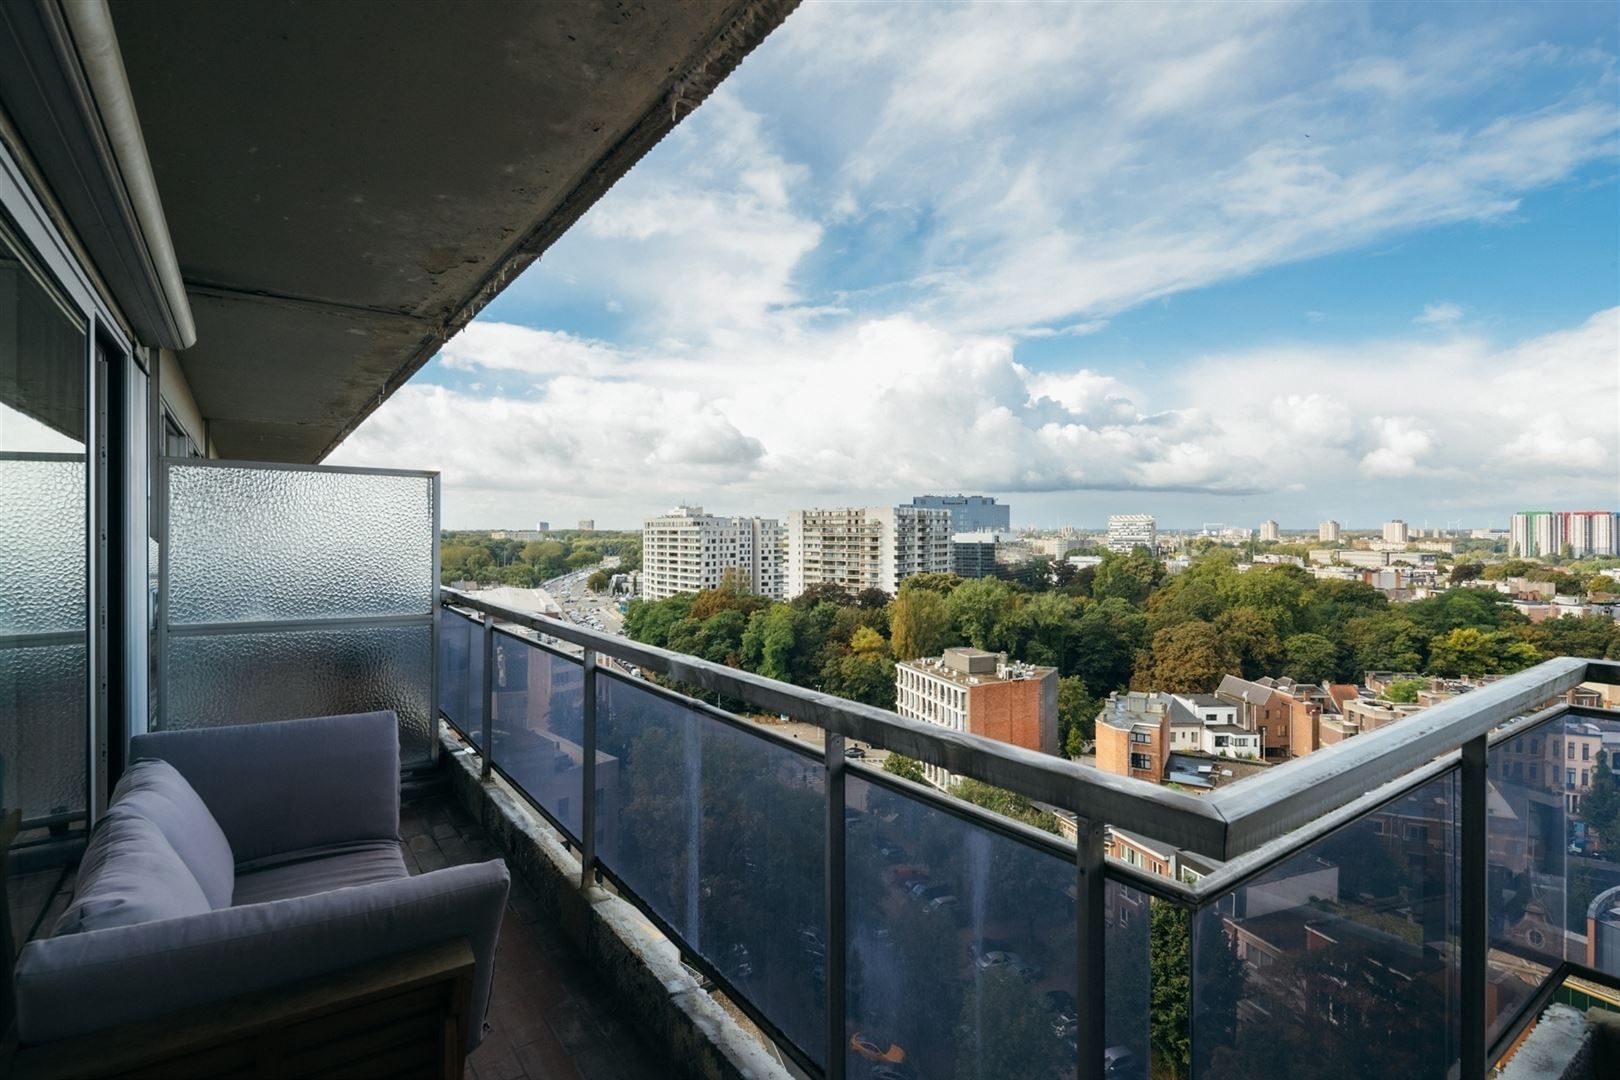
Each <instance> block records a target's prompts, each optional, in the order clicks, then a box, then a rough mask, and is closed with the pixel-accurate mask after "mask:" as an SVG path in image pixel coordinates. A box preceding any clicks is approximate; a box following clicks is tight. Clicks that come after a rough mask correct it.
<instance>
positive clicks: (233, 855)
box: [15, 712, 509, 1049]
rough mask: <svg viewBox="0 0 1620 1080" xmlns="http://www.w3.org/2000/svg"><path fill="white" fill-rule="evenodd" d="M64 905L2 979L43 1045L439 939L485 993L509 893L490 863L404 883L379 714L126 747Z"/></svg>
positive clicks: (387, 730)
mask: <svg viewBox="0 0 1620 1080" xmlns="http://www.w3.org/2000/svg"><path fill="white" fill-rule="evenodd" d="M130 759H131V765H130V767H129V768H128V769H127V770H126V772H125V775H124V777H123V778H122V779H121V780H120V781H119V783H118V786H117V788H116V789H115V790H114V792H113V797H112V799H111V802H110V807H109V811H108V814H107V816H106V817H105V818H103V819H102V821H101V822H100V823H99V824H98V825H97V827H96V830H95V832H94V833H93V834H92V837H91V840H90V844H89V846H88V848H87V850H86V852H85V857H84V860H83V862H82V863H81V866H80V871H79V878H78V882H77V886H76V889H75V895H74V899H73V902H72V904H71V905H70V906H69V908H68V910H67V911H66V912H65V913H64V914H63V915H62V917H61V919H59V920H58V921H57V923H56V925H55V927H54V928H53V931H52V933H51V935H50V936H49V937H46V938H42V939H39V940H36V941H33V942H31V943H29V944H28V945H27V946H26V947H24V948H23V949H22V951H21V953H20V955H19V957H18V960H17V965H16V969H15V983H16V1003H17V1033H18V1037H19V1039H20V1041H21V1042H22V1043H24V1044H37V1043H45V1042H49V1041H52V1040H58V1039H65V1038H70V1037H72V1036H75V1035H81V1034H85V1033H87V1032H92V1031H97V1030H100V1029H103V1028H106V1027H110V1026H111V1025H114V1024H124V1023H130V1022H133V1021H144V1020H153V1019H156V1018H159V1017H162V1016H164V1015H166V1014H170V1013H173V1012H176V1011H178V1010H182V1009H191V1008H195V1007H198V1006H205V1005H208V1004H210V1003H213V1002H218V1001H223V1000H225V999H227V998H231V997H235V996H238V995H242V994H247V993H250V992H253V991H262V990H266V989H269V988H273V987H280V986H283V985H287V984H291V983H295V982H299V981H301V980H308V979H311V978H315V977H319V976H324V975H326V974H329V973H333V972H337V971H340V970H343V969H346V968H352V967H354V966H355V965H360V964H365V963H368V962H372V961H377V960H379V959H384V958H387V957H390V956H393V955H396V954H399V953H403V952H407V951H411V950H415V949H420V948H424V947H428V946H432V945H435V944H438V943H441V942H446V941H451V940H454V939H458V938H461V939H465V940H466V941H467V942H468V943H469V944H470V945H471V948H472V952H473V956H474V958H475V961H476V966H475V969H474V975H473V994H472V1012H471V1017H472V1023H471V1025H470V1033H469V1040H470V1045H469V1047H468V1049H471V1047H472V1046H474V1045H477V1042H478V1039H479V1035H480V1033H481V1029H482V1023H481V1021H482V1018H483V1016H484V1014H485V1010H486V1007H487V1005H488V999H489V987H490V978H491V975H492V973H493V966H494V957H495V943H496V937H497V935H498V933H499V930H500V923H501V914H502V912H503V910H504V909H505V906H506V895H507V889H508V885H509V877H508V875H507V870H506V865H505V864H504V863H503V862H501V861H500V860H498V859H497V860H493V861H490V862H486V863H480V864H475V865H467V866H455V867H450V868H448V869H444V870H436V871H433V872H432V873H425V874H420V875H417V876H415V877H412V876H410V875H409V873H408V872H407V870H406V867H405V862H404V858H403V852H402V847H401V841H400V837H399V735H398V721H397V720H396V719H395V717H394V714H393V713H391V712H377V713H364V714H357V715H351V716H329V717H319V718H314V719H308V720H290V721H286V722H282V723H273V724H252V725H244V726H239V727H222V728H212V729H208V730H198V731H172V732H162V733H157V734H150V735H141V736H137V737H135V738H134V739H133V740H132V742H131V747H130Z"/></svg>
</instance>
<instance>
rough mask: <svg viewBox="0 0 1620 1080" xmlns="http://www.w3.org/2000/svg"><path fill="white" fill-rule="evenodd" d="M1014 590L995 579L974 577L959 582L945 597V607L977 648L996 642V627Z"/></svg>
mask: <svg viewBox="0 0 1620 1080" xmlns="http://www.w3.org/2000/svg"><path fill="white" fill-rule="evenodd" d="M1011 596H1012V589H1011V588H1009V587H1008V585H1007V583H1006V582H1004V581H998V580H997V579H995V578H974V579H973V580H972V581H964V582H963V583H962V584H960V585H958V586H957V587H956V589H955V590H954V591H953V592H952V593H951V595H950V596H948V597H946V599H945V610H946V612H947V613H948V614H949V615H950V617H951V622H952V623H953V624H954V625H955V627H956V631H957V633H958V634H960V635H961V636H962V637H963V638H964V639H966V641H967V642H968V644H970V645H972V646H973V647H974V648H975V649H989V648H991V647H992V646H994V645H995V644H996V638H995V629H996V625H997V624H998V623H1000V622H1001V617H1002V613H1003V611H1004V609H1005V608H1006V607H1007V603H1008V600H1009V599H1010V598H1011Z"/></svg>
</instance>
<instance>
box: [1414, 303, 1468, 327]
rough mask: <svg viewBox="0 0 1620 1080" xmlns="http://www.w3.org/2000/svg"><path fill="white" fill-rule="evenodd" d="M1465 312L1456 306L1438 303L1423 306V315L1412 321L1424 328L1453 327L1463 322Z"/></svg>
mask: <svg viewBox="0 0 1620 1080" xmlns="http://www.w3.org/2000/svg"><path fill="white" fill-rule="evenodd" d="M1462 317H1463V310H1462V308H1460V307H1458V306H1457V305H1456V304H1451V303H1438V304H1425V305H1423V313H1422V314H1421V315H1419V316H1418V317H1417V318H1415V319H1413V320H1412V321H1413V322H1415V323H1420V324H1422V325H1424V326H1451V325H1452V324H1453V323H1457V322H1460V321H1462Z"/></svg>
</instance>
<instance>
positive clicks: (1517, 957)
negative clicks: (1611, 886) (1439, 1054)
mask: <svg viewBox="0 0 1620 1080" xmlns="http://www.w3.org/2000/svg"><path fill="white" fill-rule="evenodd" d="M1564 735H1565V722H1564V720H1563V719H1562V718H1560V719H1558V720H1552V721H1549V722H1547V723H1545V724H1542V725H1540V726H1538V727H1536V728H1535V729H1534V730H1532V731H1530V732H1527V733H1525V734H1523V735H1516V736H1514V737H1513V738H1512V739H1508V740H1506V741H1504V742H1501V743H1498V744H1497V745H1496V746H1494V747H1492V748H1491V751H1490V756H1489V759H1488V760H1489V770H1488V774H1487V775H1488V786H1487V788H1486V792H1485V798H1486V805H1485V809H1486V813H1487V814H1488V815H1489V822H1490V824H1489V827H1488V832H1487V836H1488V840H1487V842H1486V851H1487V852H1488V855H1489V864H1488V865H1489V870H1488V874H1489V892H1488V896H1489V904H1488V916H1487V917H1488V919H1489V925H1490V952H1489V953H1488V954H1487V955H1488V959H1487V961H1486V963H1487V965H1488V968H1487V972H1486V975H1487V978H1488V979H1489V986H1490V989H1489V993H1488V994H1487V997H1486V999H1485V1000H1486V1008H1487V1010H1488V1011H1487V1013H1486V1023H1487V1025H1488V1029H1487V1034H1488V1037H1489V1038H1490V1039H1492V1040H1494V1039H1495V1038H1496V1036H1497V1035H1499V1034H1500V1033H1501V1031H1502V1029H1503V1028H1504V1027H1506V1026H1507V1025H1508V1024H1509V1023H1511V1022H1512V1020H1513V1018H1514V1016H1515V1015H1517V1013H1518V1011H1519V1010H1520V1009H1521V1008H1522V1007H1523V1006H1524V1005H1525V1004H1526V1002H1528V1001H1529V999H1530V998H1531V997H1533V996H1534V995H1535V993H1536V990H1537V989H1538V988H1539V987H1540V985H1541V983H1542V981H1543V980H1544V979H1545V978H1546V977H1547V976H1548V975H1550V974H1551V973H1552V970H1553V968H1555V967H1557V966H1558V964H1559V962H1560V961H1561V960H1563V959H1564V951H1565V943H1566V941H1567V936H1566V931H1567V929H1568V927H1569V926H1570V920H1571V913H1570V911H1569V898H1568V896H1567V895H1566V893H1567V877H1566V872H1565V871H1566V867H1567V865H1568V863H1569V861H1570V856H1569V847H1570V844H1571V842H1572V841H1574V840H1575V838H1574V837H1573V836H1572V835H1571V833H1570V829H1569V815H1568V813H1567V802H1566V800H1567V799H1568V788H1567V787H1566V785H1565V783H1564V762H1563V760H1562V756H1563V749H1564V746H1565V738H1564ZM1588 767H1590V763H1588ZM1583 914H1584V913H1583Z"/></svg>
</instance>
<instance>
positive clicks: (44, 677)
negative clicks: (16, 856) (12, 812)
mask: <svg viewBox="0 0 1620 1080" xmlns="http://www.w3.org/2000/svg"><path fill="white" fill-rule="evenodd" d="M85 685H86V683H85V650H84V645H83V644H68V645H33V646H29V645H23V646H19V647H16V648H11V647H6V648H0V806H4V807H6V808H7V809H11V808H13V807H20V808H21V809H22V816H23V820H24V821H25V822H26V821H32V820H36V819H38V818H41V817H47V816H53V815H57V814H66V813H77V812H82V811H83V810H84V803H85V772H84V770H85V724H84V715H85Z"/></svg>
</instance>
